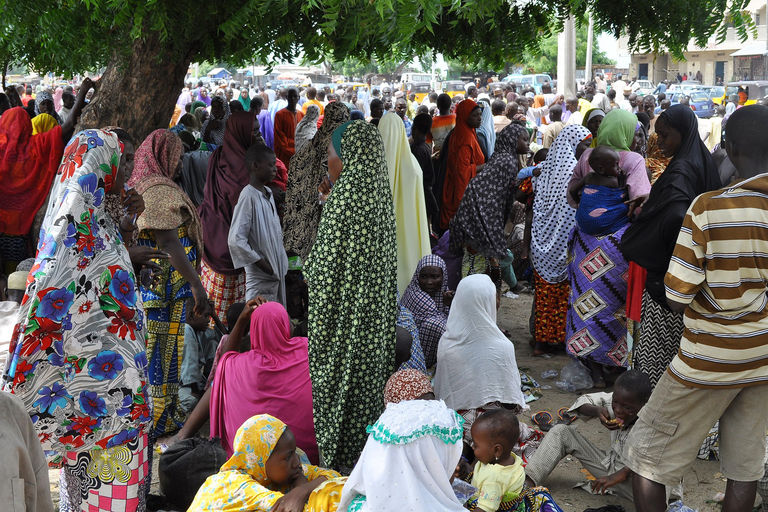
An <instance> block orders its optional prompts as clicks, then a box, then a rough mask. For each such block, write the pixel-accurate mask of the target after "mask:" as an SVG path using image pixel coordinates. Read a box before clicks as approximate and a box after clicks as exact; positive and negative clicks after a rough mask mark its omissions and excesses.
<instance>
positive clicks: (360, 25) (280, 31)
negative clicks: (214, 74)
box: [0, 0, 751, 73]
mask: <svg viewBox="0 0 768 512" xmlns="http://www.w3.org/2000/svg"><path fill="white" fill-rule="evenodd" d="M747 3H748V0H649V1H645V2H629V1H626V0H624V1H622V0H619V1H617V0H431V1H428V2H424V1H420V0H400V1H398V2H394V1H393V0H245V1H243V2H205V3H201V2H198V1H193V0H172V1H171V0H154V1H145V0H65V1H61V0H40V1H38V2H36V3H35V8H34V9H29V6H28V5H27V4H26V3H24V2H19V1H17V0H0V12H2V13H3V16H2V17H1V18H0V31H2V32H0V33H2V34H3V38H2V40H3V46H0V52H3V51H5V52H11V53H12V54H13V57H14V59H13V60H15V61H19V60H20V61H23V62H27V63H29V64H31V65H33V66H34V67H35V68H36V69H38V70H44V71H55V72H59V73H75V72H82V71H84V70H87V69H94V68H97V67H101V66H105V65H106V64H107V63H108V62H110V61H111V60H112V59H114V58H115V57H117V56H120V55H122V56H125V55H126V54H127V53H129V52H130V51H131V43H132V41H133V40H135V39H137V38H141V37H145V36H147V35H148V34H149V33H154V34H156V35H157V36H158V37H159V39H160V41H161V42H162V52H163V53H164V54H165V55H158V58H175V59H178V58H183V59H186V58H188V57H189V58H191V60H194V61H203V60H208V61H211V62H213V61H226V62H231V63H233V64H240V63H243V64H244V63H250V62H252V61H253V60H254V58H256V59H258V60H260V61H275V60H290V59H292V58H294V57H296V56H297V55H298V54H300V53H301V54H303V55H304V57H305V58H306V60H309V61H313V62H319V61H322V60H333V61H342V60H344V58H345V57H347V56H350V55H351V56H354V57H358V58H361V59H363V60H369V59H375V60H379V61H397V60H403V59H410V58H411V57H412V56H414V55H420V54H424V53H426V52H433V51H434V52H439V53H442V54H443V55H445V56H446V58H452V59H462V58H472V57H477V56H478V55H481V56H483V58H484V59H485V60H486V61H487V62H488V63H490V64H494V65H495V67H498V68H501V67H503V65H504V64H505V63H506V62H508V61H510V60H511V61H514V60H517V59H516V57H517V58H519V57H520V56H522V55H523V52H524V51H525V50H528V51H534V52H535V49H536V47H537V45H538V44H540V43H542V42H543V41H545V40H546V36H547V35H548V34H549V33H550V30H551V27H552V26H553V22H554V24H555V25H556V24H557V21H558V18H559V17H560V18H561V17H562V16H564V15H566V14H567V13H568V12H575V13H584V12H586V11H587V10H591V12H593V13H594V16H595V19H596V30H606V31H610V32H612V33H614V34H619V32H620V31H622V30H623V31H624V33H625V34H626V35H628V36H629V40H630V44H631V45H633V46H635V47H637V48H644V49H653V48H658V47H662V46H663V47H666V48H668V49H669V50H670V51H673V52H675V51H677V52H680V51H681V50H683V49H684V48H685V47H686V46H687V44H688V42H689V41H690V40H691V39H694V40H695V41H697V42H699V43H704V42H706V40H707V38H708V37H710V36H711V35H713V34H721V35H723V36H724V35H725V26H724V24H723V23H722V21H723V20H724V19H725V18H727V19H728V20H729V21H730V22H732V23H733V24H734V25H735V26H736V27H737V28H738V29H739V30H740V31H741V32H742V35H743V36H744V37H746V35H747V32H746V30H747V29H748V28H749V26H750V22H751V20H750V19H749V18H748V17H746V16H744V14H743V13H742V11H743V9H744V8H745V6H746V5H747ZM115 52H116V53H115ZM2 57H3V56H2V55H0V61H2V60H3V58H2ZM329 57H330V59H329Z"/></svg>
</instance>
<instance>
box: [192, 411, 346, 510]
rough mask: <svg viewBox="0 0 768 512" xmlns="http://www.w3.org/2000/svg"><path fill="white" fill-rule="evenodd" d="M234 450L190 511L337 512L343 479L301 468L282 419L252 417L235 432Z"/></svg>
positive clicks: (291, 435) (205, 484)
mask: <svg viewBox="0 0 768 512" xmlns="http://www.w3.org/2000/svg"><path fill="white" fill-rule="evenodd" d="M234 448H235V449H234V453H233V455H232V457H230V459H229V460H228V461H227V462H225V463H224V465H223V466H221V469H220V470H219V472H218V473H216V474H215V475H213V476H210V477H208V479H207V480H206V481H205V483H203V485H202V487H200V490H198V491H197V495H196V496H195V499H194V501H193V502H192V505H190V507H189V510H188V512H203V511H216V512H240V511H243V510H248V511H250V512H269V511H272V510H305V511H307V512H310V511H311V512H335V511H336V510H337V505H338V502H339V496H340V492H341V489H342V486H343V485H344V481H345V479H343V478H341V475H340V474H339V473H337V472H335V471H331V470H329V469H321V468H318V467H316V466H310V465H303V466H302V465H301V464H300V463H299V457H298V455H297V454H296V439H295V437H294V435H293V432H291V429H290V428H289V427H288V426H287V425H286V424H285V423H283V422H282V421H280V420H279V419H277V418H275V417H273V416H270V415H268V414H260V415H258V416H254V417H252V418H250V419H248V420H247V421H246V422H245V423H243V425H242V426H241V427H240V428H239V429H238V430H237V435H236V436H235V442H234ZM282 507H285V508H282ZM341 510H346V509H341Z"/></svg>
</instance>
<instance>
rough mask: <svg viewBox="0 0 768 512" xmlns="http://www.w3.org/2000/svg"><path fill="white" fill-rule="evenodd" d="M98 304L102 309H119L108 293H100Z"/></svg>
mask: <svg viewBox="0 0 768 512" xmlns="http://www.w3.org/2000/svg"><path fill="white" fill-rule="evenodd" d="M99 305H100V306H101V309H102V310H104V311H120V306H119V305H118V304H117V302H115V299H113V298H112V297H111V296H109V295H102V296H100V297H99Z"/></svg>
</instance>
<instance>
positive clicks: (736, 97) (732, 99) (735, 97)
mask: <svg viewBox="0 0 768 512" xmlns="http://www.w3.org/2000/svg"><path fill="white" fill-rule="evenodd" d="M728 101H730V102H731V103H733V104H735V105H738V104H739V95H738V94H731V96H730V97H729V98H728Z"/></svg>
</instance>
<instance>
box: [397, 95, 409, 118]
mask: <svg viewBox="0 0 768 512" xmlns="http://www.w3.org/2000/svg"><path fill="white" fill-rule="evenodd" d="M407 110H408V104H407V103H406V102H405V98H397V99H396V100H395V114H397V115H398V116H400V119H405V112H406V111H407Z"/></svg>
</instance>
